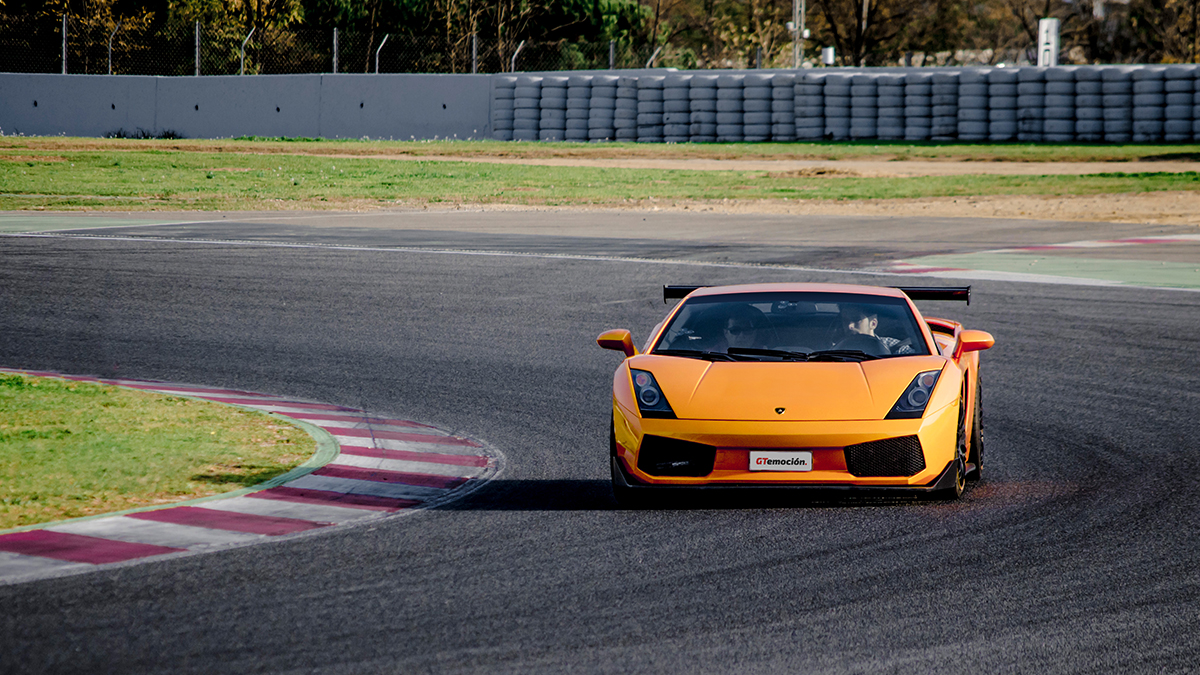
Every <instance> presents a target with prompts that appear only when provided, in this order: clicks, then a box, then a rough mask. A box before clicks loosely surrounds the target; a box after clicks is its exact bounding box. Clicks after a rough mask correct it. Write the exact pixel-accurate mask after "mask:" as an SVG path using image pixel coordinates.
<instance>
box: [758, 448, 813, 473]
mask: <svg viewBox="0 0 1200 675" xmlns="http://www.w3.org/2000/svg"><path fill="white" fill-rule="evenodd" d="M750 470H751V471H812V453H811V452H807V451H798V450H797V451H780V450H751V451H750Z"/></svg>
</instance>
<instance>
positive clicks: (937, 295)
mask: <svg viewBox="0 0 1200 675" xmlns="http://www.w3.org/2000/svg"><path fill="white" fill-rule="evenodd" d="M698 288H708V286H679V285H671V286H663V302H670V301H672V300H679V299H680V298H685V297H687V296H688V294H689V293H691V292H692V291H694V290H696V289H698ZM892 288H895V289H899V290H901V291H904V294H905V295H907V296H908V297H910V298H912V299H913V300H957V301H959V302H965V303H967V304H968V305H969V304H971V287H970V286H892Z"/></svg>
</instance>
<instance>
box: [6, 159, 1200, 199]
mask: <svg viewBox="0 0 1200 675" xmlns="http://www.w3.org/2000/svg"><path fill="white" fill-rule="evenodd" d="M0 184H3V185H4V188H3V192H4V194H2V195H0V209H30V208H52V209H79V208H87V209H96V208H99V209H114V210H153V209H165V210H167V209H169V210H223V209H228V210H241V209H249V210H261V209H314V208H315V209H321V208H330V209H345V208H375V207H379V206H384V205H391V204H409V205H413V204H417V205H419V204H435V203H439V202H450V203H483V204H488V203H515V204H531V205H615V204H622V203H629V202H644V201H647V200H649V201H670V200H701V201H719V200H723V199H738V200H755V199H832V200H858V199H898V198H920V197H957V196H975V195H1088V194H1102V193H1131V192H1152V191H1162V190H1197V189H1200V174H1197V173H1196V172H1184V173H1164V172H1132V173H1121V172H1110V173H1104V174H1093V175H1083V176H1067V175H1049V176H1025V175H1002V176H990V175H961V176H926V177H918V178H862V177H845V176H839V175H832V176H829V175H826V176H809V175H802V172H801V173H771V172H763V171H684V170H678V171H675V170H657V169H613V168H596V167H550V166H536V165H521V164H492V163H479V162H455V161H440V160H439V161H420V160H413V161H403V162H393V161H380V160H378V159H365V158H355V157H338V158H329V157H320V156H311V155H261V154H242V153H239V154H225V153H208V152H178V151H169V150H139V151H128V152H119V153H111V152H99V151H86V152H79V151H64V150H56V151H55V152H54V154H53V155H46V156H38V155H34V154H32V153H30V151H29V149H7V150H4V149H0Z"/></svg>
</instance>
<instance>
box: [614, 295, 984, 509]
mask: <svg viewBox="0 0 1200 675" xmlns="http://www.w3.org/2000/svg"><path fill="white" fill-rule="evenodd" d="M663 296H664V300H667V301H670V300H671V299H677V298H682V302H680V303H679V304H678V305H676V306H675V307H674V308H673V309H672V310H671V311H670V313H668V314H667V317H666V318H665V319H664V320H663V321H662V323H660V324H659V325H658V326H656V327H655V328H654V330H653V331H651V334H650V338H649V339H648V340H647V341H646V343H645V346H644V347H643V350H642V351H641V352H639V351H638V350H637V348H636V347H635V346H634V344H633V339H632V337H631V336H630V333H629V331H627V330H610V331H607V332H605V333H603V334H601V335H600V336H599V337H598V338H597V339H596V342H597V343H598V344H599V345H600V346H601V347H604V348H605V349H613V350H617V351H620V352H623V353H624V354H625V360H624V361H623V362H622V363H621V365H620V367H618V368H617V372H616V374H615V376H614V377H613V421H612V431H611V435H610V440H609V450H610V453H611V463H612V483H613V492H614V494H615V496H616V498H617V501H618V502H619V503H622V504H629V505H635V504H638V503H641V501H642V498H643V497H644V496H646V495H650V494H658V495H662V494H667V493H669V492H671V491H675V490H680V489H697V488H700V489H706V488H714V487H721V488H728V487H733V486H737V487H754V488H764V487H788V488H797V487H814V488H823V489H842V488H854V489H871V490H880V491H901V492H911V493H921V492H927V493H936V494H938V495H941V496H944V497H946V498H950V499H955V498H957V497H959V496H960V495H961V494H962V493H963V490H964V489H965V487H966V483H967V481H972V480H978V479H979V478H980V476H981V474H982V471H983V436H982V421H983V410H982V400H981V398H980V386H979V352H980V351H982V350H984V349H988V348H990V347H991V346H992V344H993V343H994V340H993V339H992V336H991V335H989V334H987V333H985V332H983V331H978V330H966V329H964V328H963V327H962V325H961V324H959V323H957V322H955V321H950V320H947V319H935V318H929V317H924V316H922V315H921V312H920V311H919V310H918V309H917V307H916V305H915V304H913V300H963V301H967V302H969V301H970V287H969V286H968V287H952V288H882V287H874V286H851V285H843V284H754V285H741V286H714V287H698V286H666V287H664V289H663Z"/></svg>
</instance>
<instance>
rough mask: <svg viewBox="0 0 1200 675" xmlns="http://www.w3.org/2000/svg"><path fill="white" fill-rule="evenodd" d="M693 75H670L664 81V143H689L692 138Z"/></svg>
mask: <svg viewBox="0 0 1200 675" xmlns="http://www.w3.org/2000/svg"><path fill="white" fill-rule="evenodd" d="M691 81H692V76H691V75H668V76H667V78H666V79H665V80H663V88H662V98H663V113H662V115H663V117H662V122H663V141H664V142H666V143H687V142H688V141H690V140H691V136H692V101H691V92H692V87H691Z"/></svg>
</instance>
